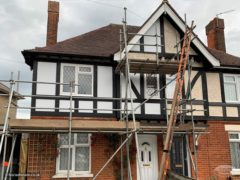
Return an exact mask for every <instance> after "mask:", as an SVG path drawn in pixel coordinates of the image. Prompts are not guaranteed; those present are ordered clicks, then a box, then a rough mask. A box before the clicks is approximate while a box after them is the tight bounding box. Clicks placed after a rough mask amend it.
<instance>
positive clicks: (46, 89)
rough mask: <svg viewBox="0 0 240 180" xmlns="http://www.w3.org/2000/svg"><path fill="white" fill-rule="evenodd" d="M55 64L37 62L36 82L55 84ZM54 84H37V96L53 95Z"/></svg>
mask: <svg viewBox="0 0 240 180" xmlns="http://www.w3.org/2000/svg"><path fill="white" fill-rule="evenodd" d="M56 71H57V65H56V63H49V62H38V66H37V81H39V82H51V83H55V82H56ZM55 89H56V85H55V84H37V94H43V95H55Z"/></svg>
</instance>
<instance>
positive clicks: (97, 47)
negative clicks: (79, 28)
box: [28, 24, 139, 57]
mask: <svg viewBox="0 0 240 180" xmlns="http://www.w3.org/2000/svg"><path fill="white" fill-rule="evenodd" d="M120 29H122V25H119V24H109V25H107V26H104V27H101V28H99V29H96V30H93V31H90V32H88V33H85V34H82V35H79V36H76V37H73V38H70V39H67V40H65V41H61V42H58V43H57V44H55V45H51V46H46V47H42V48H35V49H33V50H28V51H30V52H50V53H51V52H52V53H61V54H72V55H82V56H97V57H111V56H113V54H114V53H115V52H117V51H118V50H119V32H120ZM138 29H139V27H138V26H128V30H129V31H130V32H134V33H135V32H137V31H138Z"/></svg>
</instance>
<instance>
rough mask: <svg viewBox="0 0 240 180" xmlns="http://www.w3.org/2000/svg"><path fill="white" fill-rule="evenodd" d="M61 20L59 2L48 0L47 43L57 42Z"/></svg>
mask: <svg viewBox="0 0 240 180" xmlns="http://www.w3.org/2000/svg"><path fill="white" fill-rule="evenodd" d="M58 20H59V2H57V1H51V0H49V1H48V24H47V43H46V45H47V46H49V45H54V44H56V43H57V31H58Z"/></svg>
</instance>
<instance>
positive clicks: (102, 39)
mask: <svg viewBox="0 0 240 180" xmlns="http://www.w3.org/2000/svg"><path fill="white" fill-rule="evenodd" d="M163 5H164V4H163V3H162V4H161V5H160V6H159V7H158V8H157V10H156V11H155V12H154V13H153V14H152V15H151V16H150V17H149V19H148V20H147V21H146V22H145V23H144V24H143V25H142V26H141V27H139V26H128V27H127V28H128V31H129V32H132V33H138V32H140V31H141V30H143V29H144V26H149V25H150V24H149V23H152V22H151V21H153V20H154V18H155V19H156V18H157V16H159V15H161V14H162V13H163V12H164V10H165V11H167V12H168V13H169V15H170V16H171V17H172V18H173V19H174V21H176V23H178V26H179V27H181V29H182V28H184V27H185V25H184V24H183V23H184V22H183V20H182V19H181V17H180V16H179V15H178V14H177V12H176V11H175V10H174V9H173V8H172V7H171V6H170V4H169V3H165V5H166V6H164V7H163ZM120 29H122V25H119V24H110V25H107V26H104V27H101V28H99V29H96V30H93V31H90V32H88V33H85V34H82V35H79V36H76V37H73V38H70V39H67V40H65V41H61V42H58V43H57V44H55V45H51V46H46V47H41V48H39V47H38V48H35V49H32V50H25V51H23V54H24V56H25V53H31V52H32V53H34V52H37V53H54V54H67V55H77V56H90V57H103V58H109V57H112V56H113V55H116V54H117V52H118V51H119V32H120ZM145 29H146V28H145ZM140 34H144V33H143V32H140ZM134 38H135V39H136V36H134V37H133V36H132V37H129V40H130V42H131V41H132V40H134ZM137 38H139V36H138V37H137ZM193 43H194V44H195V45H196V46H197V47H198V48H199V50H200V51H201V52H203V53H204V54H205V57H206V58H207V59H208V60H210V61H211V62H212V64H213V65H214V64H215V65H217V64H219V62H220V65H221V66H240V62H239V61H240V57H236V56H232V55H230V54H227V53H224V52H221V51H217V50H212V49H209V48H207V47H206V46H205V45H204V43H202V41H201V40H200V39H199V38H198V37H197V36H196V38H194V40H193ZM128 49H130V48H128ZM115 53H116V54H115ZM25 60H26V63H27V64H29V65H30V66H32V62H31V60H29V59H27V58H26V56H25ZM218 61H219V62H218Z"/></svg>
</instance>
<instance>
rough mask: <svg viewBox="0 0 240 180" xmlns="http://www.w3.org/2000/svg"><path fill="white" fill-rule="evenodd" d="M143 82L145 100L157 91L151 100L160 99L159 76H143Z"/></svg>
mask: <svg viewBox="0 0 240 180" xmlns="http://www.w3.org/2000/svg"><path fill="white" fill-rule="evenodd" d="M144 81H145V83H144V84H145V85H144V91H145V98H149V97H150V96H151V95H152V94H153V93H154V92H155V91H157V93H156V94H155V95H154V96H153V98H160V92H159V75H158V74H145V77H144Z"/></svg>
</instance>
